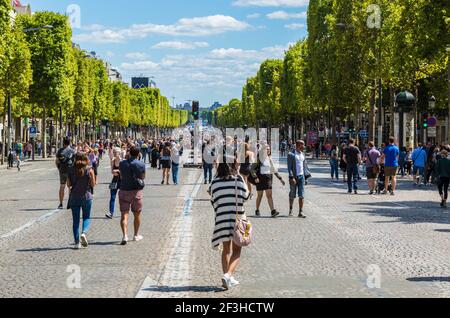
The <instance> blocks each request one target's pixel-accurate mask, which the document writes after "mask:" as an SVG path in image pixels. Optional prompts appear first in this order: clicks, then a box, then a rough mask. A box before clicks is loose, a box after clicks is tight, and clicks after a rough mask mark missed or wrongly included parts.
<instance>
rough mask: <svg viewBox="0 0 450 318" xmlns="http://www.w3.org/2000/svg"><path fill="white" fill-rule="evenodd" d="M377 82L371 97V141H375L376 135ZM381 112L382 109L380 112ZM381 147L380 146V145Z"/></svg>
mask: <svg viewBox="0 0 450 318" xmlns="http://www.w3.org/2000/svg"><path fill="white" fill-rule="evenodd" d="M376 87H377V85H376V81H375V85H374V87H373V88H372V93H371V95H370V113H369V141H374V142H376V141H375V135H376V111H375V109H376V98H375V96H376V93H377V91H376ZM379 111H381V109H380V110H379ZM378 146H380V145H378Z"/></svg>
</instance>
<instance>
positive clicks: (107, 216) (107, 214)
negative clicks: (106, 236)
mask: <svg viewBox="0 0 450 318" xmlns="http://www.w3.org/2000/svg"><path fill="white" fill-rule="evenodd" d="M105 216H106V218H107V219H110V220H112V218H113V215H112V214H111V213H110V212H107V213H106V214H105Z"/></svg>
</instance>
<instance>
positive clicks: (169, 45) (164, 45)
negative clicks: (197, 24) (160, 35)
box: [153, 41, 209, 50]
mask: <svg viewBox="0 0 450 318" xmlns="http://www.w3.org/2000/svg"><path fill="white" fill-rule="evenodd" d="M205 47H209V43H208V42H183V41H168V42H160V43H158V44H155V45H154V46H153V48H154V49H174V50H194V49H196V48H205Z"/></svg>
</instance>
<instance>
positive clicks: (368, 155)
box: [367, 150, 374, 166]
mask: <svg viewBox="0 0 450 318" xmlns="http://www.w3.org/2000/svg"><path fill="white" fill-rule="evenodd" d="M367 158H369V161H370V164H371V165H372V166H374V164H373V161H372V158H370V150H369V151H368V152H367Z"/></svg>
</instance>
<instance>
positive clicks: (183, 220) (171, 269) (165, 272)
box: [136, 175, 203, 298]
mask: <svg viewBox="0 0 450 318" xmlns="http://www.w3.org/2000/svg"><path fill="white" fill-rule="evenodd" d="M188 178H189V177H188ZM202 180H203V176H202V175H200V177H199V179H198V181H197V183H196V185H195V186H194V188H193V189H192V192H191V193H186V197H185V199H184V203H183V206H181V205H179V206H177V207H176V210H177V212H181V213H180V214H179V215H178V216H177V217H176V220H175V222H174V225H173V227H172V229H171V231H170V233H172V234H173V239H172V243H171V245H170V250H169V257H168V259H167V262H166V264H165V266H164V268H163V269H162V271H161V272H160V273H158V275H156V280H155V279H153V278H152V277H151V276H150V274H149V275H147V277H146V278H145V280H144V282H143V283H142V285H141V288H140V289H139V292H138V293H137V294H136V298H166V297H170V296H175V297H188V296H189V291H188V290H187V289H186V287H187V286H189V282H190V279H191V270H190V258H191V246H192V239H193V233H192V227H193V220H192V216H191V212H192V205H193V202H194V198H195V197H196V196H197V194H198V191H199V189H200V187H201V182H202ZM154 277H155V276H154Z"/></svg>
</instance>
